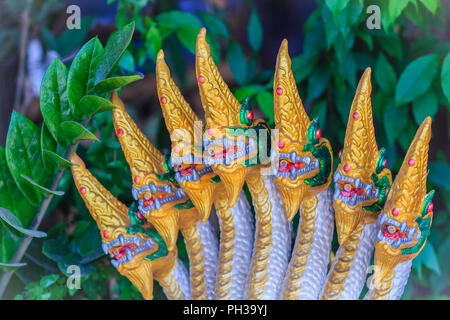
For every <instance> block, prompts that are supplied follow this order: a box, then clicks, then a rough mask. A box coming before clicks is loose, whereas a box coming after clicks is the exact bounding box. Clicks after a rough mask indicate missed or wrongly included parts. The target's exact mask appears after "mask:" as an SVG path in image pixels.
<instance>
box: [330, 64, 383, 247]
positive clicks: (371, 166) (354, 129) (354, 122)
mask: <svg viewBox="0 0 450 320" xmlns="http://www.w3.org/2000/svg"><path fill="white" fill-rule="evenodd" d="M370 75H371V69H370V68H367V69H366V71H365V72H364V74H363V75H362V77H361V80H360V81H359V84H358V88H357V89H356V94H355V97H354V99H353V102H352V106H351V109H350V115H349V117H348V123H347V130H346V132H345V140H344V148H343V149H342V150H341V151H340V152H339V158H340V160H341V162H340V163H339V165H338V167H337V169H336V172H335V173H334V177H333V180H334V195H333V206H334V209H335V217H336V227H337V232H338V240H339V243H340V244H341V245H342V244H343V243H344V242H345V240H346V239H347V237H348V236H349V235H350V233H351V232H352V231H353V230H354V229H355V228H356V226H357V225H358V224H359V223H361V222H369V221H372V222H373V220H374V219H375V218H376V215H377V214H378V213H379V212H380V211H381V209H382V208H383V206H384V203H385V201H386V198H387V194H388V192H389V188H390V186H391V184H392V175H391V172H390V170H389V169H387V168H386V157H385V153H386V150H385V149H384V148H383V149H381V150H378V147H377V142H376V139H375V130H374V126H373V118H372V103H371V100H370V94H371V91H372V86H371V83H370ZM363 219H364V221H363Z"/></svg>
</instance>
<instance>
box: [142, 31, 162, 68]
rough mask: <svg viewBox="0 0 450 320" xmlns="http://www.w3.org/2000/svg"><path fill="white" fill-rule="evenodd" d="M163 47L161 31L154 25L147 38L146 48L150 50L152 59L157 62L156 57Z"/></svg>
mask: <svg viewBox="0 0 450 320" xmlns="http://www.w3.org/2000/svg"><path fill="white" fill-rule="evenodd" d="M161 46H162V37H161V34H160V32H159V29H158V28H157V27H156V26H155V25H153V26H152V27H151V28H150V29H149V30H148V32H147V34H146V36H145V48H146V49H147V50H148V53H149V55H150V57H151V58H152V59H153V61H156V56H157V55H158V52H159V50H160V49H161Z"/></svg>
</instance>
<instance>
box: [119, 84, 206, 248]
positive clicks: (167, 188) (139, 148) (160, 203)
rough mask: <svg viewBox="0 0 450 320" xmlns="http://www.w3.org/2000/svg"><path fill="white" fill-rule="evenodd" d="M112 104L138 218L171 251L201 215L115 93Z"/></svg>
mask: <svg viewBox="0 0 450 320" xmlns="http://www.w3.org/2000/svg"><path fill="white" fill-rule="evenodd" d="M111 100H112V103H113V104H114V105H115V106H117V108H116V109H114V110H113V111H112V113H113V121H114V128H115V130H116V134H117V137H118V139H119V142H120V145H121V146H122V150H123V152H124V155H125V158H126V160H127V162H128V165H129V166H130V170H131V175H132V179H133V189H132V195H133V198H134V200H135V203H136V208H137V211H136V214H137V215H138V217H139V219H145V220H147V221H148V222H149V223H151V224H152V225H153V226H154V227H155V229H156V230H157V231H158V233H159V234H160V235H161V236H162V237H163V239H164V241H165V242H166V244H167V247H168V250H169V251H172V250H174V249H175V247H176V240H177V236H178V230H179V229H183V228H184V227H186V224H189V223H195V222H196V220H197V219H198V218H199V215H198V212H197V210H196V209H195V208H194V207H193V206H192V203H191V202H190V200H189V198H188V197H187V196H186V194H185V193H184V191H183V190H182V189H181V188H179V187H178V185H177V184H176V181H174V179H173V177H172V173H171V172H170V170H169V169H168V168H167V166H166V165H165V159H164V157H163V155H162V154H161V153H160V152H159V150H158V149H156V148H155V147H154V146H153V145H152V144H151V143H150V141H149V140H148V139H147V137H146V136H145V135H144V134H143V133H142V132H141V131H140V130H139V128H138V126H137V125H136V123H135V122H134V121H133V120H132V119H131V117H130V116H129V115H128V113H127V112H126V111H125V108H124V105H123V103H122V101H121V100H120V99H119V97H118V95H117V93H116V92H114V93H113V96H112V99H111ZM181 210H183V212H182V214H181ZM181 219H182V220H181ZM181 222H183V224H182V223H181Z"/></svg>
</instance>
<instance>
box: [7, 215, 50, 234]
mask: <svg viewBox="0 0 450 320" xmlns="http://www.w3.org/2000/svg"><path fill="white" fill-rule="evenodd" d="M0 219H1V220H2V221H4V222H6V223H7V224H8V225H9V226H11V227H13V228H14V229H15V230H17V231H19V232H20V233H23V234H25V235H27V236H30V237H33V238H45V237H46V236H47V234H46V233H45V232H42V231H37V230H36V231H35V230H29V229H25V228H23V226H22V223H20V221H19V219H17V217H16V216H15V215H13V214H12V213H11V212H9V211H8V210H6V209H5V208H0Z"/></svg>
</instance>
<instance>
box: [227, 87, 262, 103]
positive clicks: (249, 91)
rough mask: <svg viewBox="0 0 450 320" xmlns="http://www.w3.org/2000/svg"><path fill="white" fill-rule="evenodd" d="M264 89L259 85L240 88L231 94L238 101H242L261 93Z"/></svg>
mask: <svg viewBox="0 0 450 320" xmlns="http://www.w3.org/2000/svg"><path fill="white" fill-rule="evenodd" d="M264 89H265V88H264V86H261V85H259V84H255V85H249V86H245V87H241V88H239V89H237V90H236V91H235V92H233V94H234V96H235V97H236V99H237V100H238V101H243V100H244V98H245V97H252V96H253V95H255V94H256V93H258V92H260V91H263V90H264Z"/></svg>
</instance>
